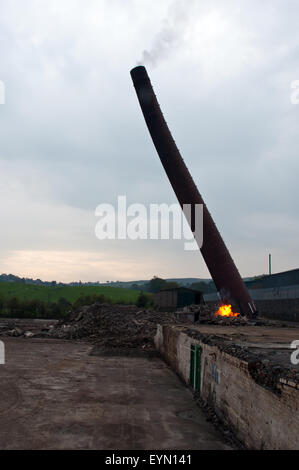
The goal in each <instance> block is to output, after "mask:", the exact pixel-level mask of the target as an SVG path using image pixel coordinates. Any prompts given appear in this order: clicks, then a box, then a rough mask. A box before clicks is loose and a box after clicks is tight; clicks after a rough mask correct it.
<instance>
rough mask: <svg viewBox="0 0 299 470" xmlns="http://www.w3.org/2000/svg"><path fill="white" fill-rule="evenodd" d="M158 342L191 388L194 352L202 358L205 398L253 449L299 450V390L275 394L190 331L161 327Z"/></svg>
mask: <svg viewBox="0 0 299 470" xmlns="http://www.w3.org/2000/svg"><path fill="white" fill-rule="evenodd" d="M155 344H156V347H157V349H158V350H159V351H160V353H161V354H162V356H163V357H164V358H165V360H166V361H167V362H168V363H169V364H170V365H171V366H172V368H173V369H174V370H175V371H176V372H177V373H178V374H179V375H180V376H181V377H182V379H183V380H184V381H185V382H186V383H187V384H189V385H190V381H189V374H190V349H191V345H192V344H194V345H196V344H198V345H200V346H201V348H202V355H201V389H200V395H201V398H202V399H203V400H204V401H205V402H207V403H209V405H211V406H212V407H213V408H214V410H215V412H216V414H217V415H218V416H219V418H220V419H221V420H222V421H223V422H225V423H227V424H228V425H229V426H231V427H232V428H233V429H234V430H235V433H236V435H237V437H238V439H240V441H241V442H243V443H244V444H245V446H246V447H247V448H249V449H273V450H274V449H275V450H278V449H279V450H281V449H296V450H298V449H299V440H298V436H299V390H298V389H297V388H296V384H293V385H289V384H284V383H282V382H281V383H279V384H277V389H278V393H274V391H271V390H269V389H267V388H265V387H263V386H261V385H259V384H257V383H256V381H255V380H254V378H253V377H252V375H251V373H250V367H249V364H248V363H247V362H246V361H243V360H240V359H238V358H237V357H234V356H232V355H230V354H227V353H225V352H223V351H221V350H220V349H219V348H218V347H217V346H211V345H208V344H205V343H204V342H202V341H199V340H196V339H194V338H191V337H190V336H188V335H187V334H185V333H184V328H183V327H181V328H179V327H174V326H169V325H164V326H159V327H158V330H157V334H156V337H155Z"/></svg>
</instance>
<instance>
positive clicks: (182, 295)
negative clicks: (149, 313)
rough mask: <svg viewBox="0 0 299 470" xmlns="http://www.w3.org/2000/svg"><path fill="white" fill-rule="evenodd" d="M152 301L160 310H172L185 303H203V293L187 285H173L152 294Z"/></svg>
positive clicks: (183, 305)
mask: <svg viewBox="0 0 299 470" xmlns="http://www.w3.org/2000/svg"><path fill="white" fill-rule="evenodd" d="M154 303H155V306H156V307H159V308H160V309H161V310H162V309H163V310H173V309H177V308H183V307H186V306H187V305H192V304H201V303H203V295H202V293H201V292H200V291H198V290H194V289H188V288H187V287H175V288H173V289H165V290H161V291H160V292H157V293H156V294H155V295H154Z"/></svg>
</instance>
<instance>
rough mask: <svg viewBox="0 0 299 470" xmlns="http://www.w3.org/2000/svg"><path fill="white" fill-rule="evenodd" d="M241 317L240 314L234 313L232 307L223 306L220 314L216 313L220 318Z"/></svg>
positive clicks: (219, 311)
mask: <svg viewBox="0 0 299 470" xmlns="http://www.w3.org/2000/svg"><path fill="white" fill-rule="evenodd" d="M239 315H240V314H239V313H234V312H233V311H232V306H231V305H221V307H220V308H219V310H218V312H216V316H219V317H235V318H236V317H238V316H239Z"/></svg>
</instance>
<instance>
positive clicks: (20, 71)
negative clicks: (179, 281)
mask: <svg viewBox="0 0 299 470" xmlns="http://www.w3.org/2000/svg"><path fill="white" fill-rule="evenodd" d="M298 18H299V3H298V2H297V1H289V0H271V1H267V0H265V1H263V2H260V1H258V0H250V1H249V0H248V1H247V0H243V1H242V2H237V1H233V0H231V1H230V0H221V1H220V0H218V1H211V0H209V1H204V0H202V1H200V2H199V1H194V0H185V1H183V0H181V1H180V0H177V1H173V0H161V1H159V2H153V1H152V0H106V1H105V0H95V1H93V0H90V1H88V2H86V1H84V0H59V1H57V0H51V1H50V2H46V1H45V0H26V1H24V2H21V1H20V0H10V1H9V0H2V1H1V3H0V47H1V66H0V79H1V80H3V81H4V83H5V85H6V104H5V105H1V106H0V120H1V126H0V141H1V154H0V196H1V201H2V203H1V205H0V217H1V249H0V256H1V258H0V259H1V263H0V272H13V273H15V274H19V275H24V276H31V277H41V278H43V279H57V280H62V281H71V280H77V279H82V280H86V281H87V280H101V281H105V280H107V279H109V280H112V279H113V280H116V279H123V280H128V279H134V278H149V277H150V276H152V275H154V274H156V275H161V276H163V277H183V276H188V277H189V276H196V277H197V276H198V277H207V276H208V273H207V270H206V268H205V265H204V262H203V260H202V258H201V255H200V253H196V254H194V253H188V252H186V251H184V242H183V241H170V242H167V241H138V242H132V241H130V240H128V241H109V242H100V241H99V240H97V239H96V237H95V235H94V227H95V224H96V222H97V219H96V217H95V215H94V211H95V208H96V207H97V205H98V204H100V203H104V202H110V203H113V204H115V203H116V200H117V196H118V195H127V198H128V202H129V203H133V202H140V203H144V204H150V203H153V202H157V203H163V202H166V203H173V202H175V196H174V194H173V192H172V189H171V187H170V184H169V183H168V181H167V179H166V176H165V174H164V170H163V169H162V166H161V164H160V162H159V159H158V157H157V155H156V152H155V150H154V147H153V144H152V142H151V140H150V137H149V135H148V132H147V130H146V127H145V123H144V120H143V118H142V115H141V111H140V109H139V105H138V102H137V98H136V95H135V91H134V89H133V86H132V83H131V79H130V75H129V71H130V69H131V68H132V67H134V66H135V65H136V64H137V63H139V62H140V61H143V60H145V61H146V63H145V65H146V66H147V68H148V72H149V74H150V77H151V80H152V83H153V85H154V88H155V90H156V92H157V96H158V99H159V101H160V104H161V107H162V110H163V111H164V114H165V117H166V119H167V122H168V124H169V126H170V129H171V131H172V133H173V135H174V138H175V140H176V142H177V144H178V147H179V148H180V150H181V152H182V155H183V157H184V159H185V161H186V163H187V165H188V167H189V169H190V172H191V174H192V175H193V177H194V180H195V181H196V183H197V185H198V188H199V190H200V192H201V193H202V195H203V197H204V199H205V201H206V203H207V205H208V207H209V210H210V211H211V213H212V216H213V218H214V220H215V222H216V224H217V226H218V228H219V229H220V232H221V234H222V236H223V238H224V240H225V241H226V243H227V245H228V247H229V249H230V250H231V254H232V256H233V258H234V260H235V261H236V264H237V266H238V267H239V269H240V271H241V274H242V275H244V276H247V275H254V274H259V273H263V272H266V269H267V254H268V252H269V251H271V253H272V255H273V269H274V271H280V270H285V269H291V268H296V267H298V262H299V259H298V250H297V246H298V241H297V240H298V234H299V221H298V199H299V198H298V196H299V194H298V193H299V190H298V184H297V178H298V176H297V175H298V170H299V161H298V150H299V134H298V128H299V105H297V106H296V105H293V104H291V101H290V95H291V82H292V81H294V80H299V61H298V59H299V27H298Z"/></svg>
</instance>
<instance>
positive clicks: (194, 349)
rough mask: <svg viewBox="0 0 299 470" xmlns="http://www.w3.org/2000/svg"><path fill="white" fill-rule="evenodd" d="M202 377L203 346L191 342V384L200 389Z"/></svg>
mask: <svg viewBox="0 0 299 470" xmlns="http://www.w3.org/2000/svg"><path fill="white" fill-rule="evenodd" d="M200 379H201V346H198V345H195V344H191V350H190V384H191V385H192V387H193V388H194V389H195V390H200Z"/></svg>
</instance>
